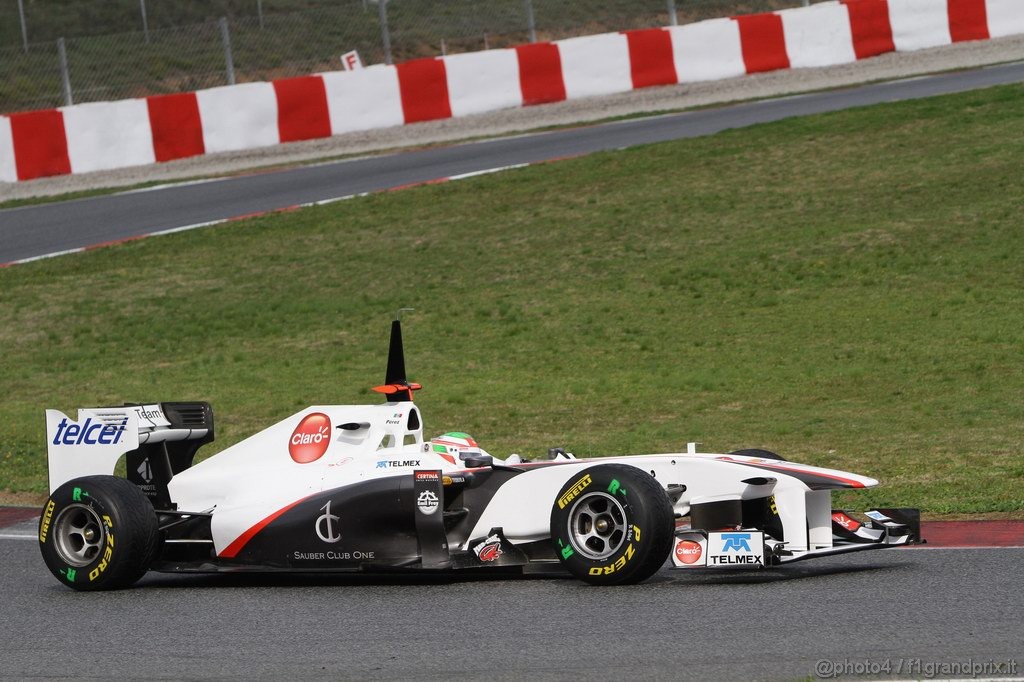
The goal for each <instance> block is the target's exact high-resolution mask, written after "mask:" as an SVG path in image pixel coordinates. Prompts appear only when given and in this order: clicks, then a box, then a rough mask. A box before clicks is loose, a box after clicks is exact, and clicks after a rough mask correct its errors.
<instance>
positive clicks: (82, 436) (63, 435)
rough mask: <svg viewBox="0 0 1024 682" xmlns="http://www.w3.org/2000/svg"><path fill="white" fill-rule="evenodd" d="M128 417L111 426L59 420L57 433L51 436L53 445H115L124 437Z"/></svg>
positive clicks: (87, 421)
mask: <svg viewBox="0 0 1024 682" xmlns="http://www.w3.org/2000/svg"><path fill="white" fill-rule="evenodd" d="M127 424H128V417H124V418H123V419H121V421H119V422H116V423H113V424H104V423H103V422H101V421H93V420H92V418H89V419H86V420H85V421H84V422H83V423H81V424H79V423H77V422H69V421H68V420H67V419H61V420H60V423H59V424H57V433H56V434H54V436H53V444H54V445H117V444H118V443H120V442H121V436H122V435H124V430H125V426H126V425H127Z"/></svg>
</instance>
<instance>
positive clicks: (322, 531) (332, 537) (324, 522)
mask: <svg viewBox="0 0 1024 682" xmlns="http://www.w3.org/2000/svg"><path fill="white" fill-rule="evenodd" d="M320 509H321V510H322V511H323V515H321V516H318V517H317V519H316V535H317V537H318V538H320V539H321V540H323V541H324V542H330V543H335V542H337V541H338V540H340V539H341V533H337V532H335V528H334V524H336V523H337V522H338V517H337V516H335V515H334V514H332V513H331V501H330V500H327V504H325V505H324V506H322V507H320Z"/></svg>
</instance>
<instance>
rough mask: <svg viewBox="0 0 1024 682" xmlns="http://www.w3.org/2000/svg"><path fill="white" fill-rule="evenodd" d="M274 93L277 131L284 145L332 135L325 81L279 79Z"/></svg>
mask: <svg viewBox="0 0 1024 682" xmlns="http://www.w3.org/2000/svg"><path fill="white" fill-rule="evenodd" d="M274 94H276V95H277V130H278V133H279V134H280V136H281V142H296V141H298V140H315V139H317V138H321V137H330V136H331V116H330V113H329V112H328V110H327V90H326V89H325V88H324V79H323V78H321V77H320V76H299V77H298V78H283V79H281V80H276V81H274Z"/></svg>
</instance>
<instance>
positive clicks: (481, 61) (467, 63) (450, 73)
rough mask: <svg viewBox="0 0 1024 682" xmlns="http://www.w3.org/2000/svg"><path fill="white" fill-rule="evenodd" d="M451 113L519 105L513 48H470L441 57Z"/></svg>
mask: <svg viewBox="0 0 1024 682" xmlns="http://www.w3.org/2000/svg"><path fill="white" fill-rule="evenodd" d="M443 61H444V68H445V74H446V75H447V78H448V97H449V99H450V101H451V107H452V116H468V115H470V114H479V113H483V112H485V111H497V110H498V109H509V108H511V107H520V106H522V105H523V97H522V94H521V93H520V92H519V60H518V59H517V58H516V51H515V50H488V51H486V52H470V53H467V54H457V55H452V56H450V57H445V58H444V60H443Z"/></svg>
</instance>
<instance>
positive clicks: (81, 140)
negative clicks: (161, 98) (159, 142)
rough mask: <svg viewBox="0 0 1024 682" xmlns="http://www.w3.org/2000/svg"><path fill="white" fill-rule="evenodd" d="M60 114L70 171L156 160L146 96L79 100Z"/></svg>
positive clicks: (105, 168)
mask: <svg viewBox="0 0 1024 682" xmlns="http://www.w3.org/2000/svg"><path fill="white" fill-rule="evenodd" d="M63 114H64V133H65V135H67V150H68V161H69V163H70V165H71V172H72V173H88V172H90V171H99V170H110V169H111V168H124V167H126V166H142V165H145V164H147V163H155V162H156V156H155V155H154V153H153V132H152V130H151V129H150V125H149V110H148V107H147V106H146V100H143V99H129V100H123V101H120V102H97V103H95V104H82V105H80V106H77V107H66V108H65V109H64V110H63Z"/></svg>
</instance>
